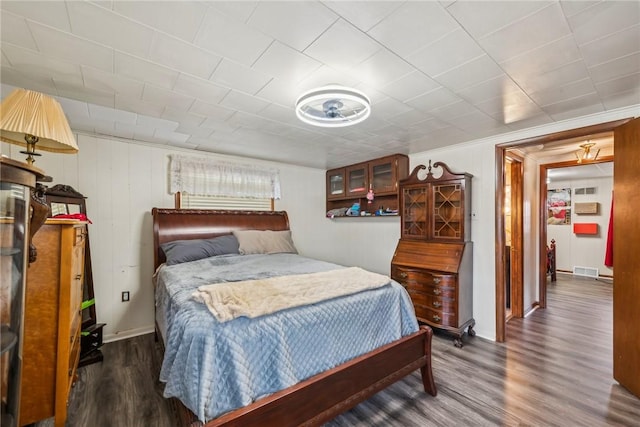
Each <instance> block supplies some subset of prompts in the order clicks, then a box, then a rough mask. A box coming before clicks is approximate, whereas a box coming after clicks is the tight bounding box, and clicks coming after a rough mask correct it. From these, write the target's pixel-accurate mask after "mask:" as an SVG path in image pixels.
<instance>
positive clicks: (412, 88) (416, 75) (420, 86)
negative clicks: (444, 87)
mask: <svg viewBox="0 0 640 427" xmlns="http://www.w3.org/2000/svg"><path fill="white" fill-rule="evenodd" d="M438 87H440V84H439V83H438V82H435V81H434V80H432V79H431V78H429V77H427V76H426V75H425V74H424V73H422V72H421V71H413V72H411V73H409V74H407V75H405V76H403V77H401V78H399V79H398V80H396V81H394V82H392V83H389V84H387V85H385V86H383V87H382V89H381V90H382V92H384V93H385V94H387V95H389V96H391V97H393V98H395V99H397V100H399V101H403V102H404V101H406V100H408V99H411V98H415V97H416V96H418V95H421V94H423V93H425V92H428V91H431V90H434V89H436V88H438Z"/></svg>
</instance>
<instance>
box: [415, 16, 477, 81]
mask: <svg viewBox="0 0 640 427" xmlns="http://www.w3.org/2000/svg"><path fill="white" fill-rule="evenodd" d="M482 55H485V54H484V51H483V50H482V49H481V48H480V46H478V44H477V43H476V42H475V40H473V39H472V38H471V37H470V36H469V35H468V34H467V33H466V32H465V31H464V30H462V29H460V28H458V29H456V30H454V31H452V32H450V33H448V34H446V35H444V36H442V37H441V38H439V39H437V40H435V41H433V42H432V43H429V44H428V45H425V46H424V47H422V48H420V49H418V50H416V51H415V52H413V53H412V54H411V55H409V56H407V61H409V62H410V63H411V64H413V65H414V66H415V67H417V68H418V69H420V70H422V71H424V72H425V73H426V74H427V75H428V76H430V77H434V76H437V75H438V74H442V73H444V72H445V71H447V70H450V69H452V68H455V67H457V66H459V65H462V64H464V63H466V62H469V61H472V60H473V59H475V58H478V57H479V56H482ZM485 56H486V55H485Z"/></svg>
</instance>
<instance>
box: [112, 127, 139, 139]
mask: <svg viewBox="0 0 640 427" xmlns="http://www.w3.org/2000/svg"><path fill="white" fill-rule="evenodd" d="M111 135H113V136H115V137H118V138H124V139H133V138H134V136H135V133H134V132H133V131H131V130H126V129H119V128H117V127H116V126H114V127H113V130H112V131H111Z"/></svg>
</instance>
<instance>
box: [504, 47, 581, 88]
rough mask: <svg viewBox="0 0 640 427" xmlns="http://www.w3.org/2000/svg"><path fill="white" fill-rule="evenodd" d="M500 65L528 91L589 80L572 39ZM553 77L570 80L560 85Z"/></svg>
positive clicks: (535, 50)
mask: <svg viewBox="0 0 640 427" xmlns="http://www.w3.org/2000/svg"><path fill="white" fill-rule="evenodd" d="M500 65H501V66H502V68H503V69H504V70H505V71H506V72H507V74H509V75H510V76H511V77H512V78H513V79H514V80H515V81H516V82H517V83H518V84H519V85H521V86H522V87H523V88H524V89H525V90H527V91H534V90H540V89H541V88H540V87H538V85H539V83H540V82H545V83H546V84H563V83H565V82H566V81H573V80H580V79H582V78H584V77H586V71H587V69H586V64H585V63H584V62H583V61H582V55H581V53H580V51H579V49H578V48H577V46H576V45H575V43H574V40H573V38H572V37H563V38H561V39H559V40H556V41H555V42H553V43H551V44H549V45H547V46H544V47H542V48H539V49H534V50H533V51H531V52H528V53H527V54H525V55H521V56H518V57H515V58H512V59H510V60H508V61H505V62H503V63H502V64H500ZM545 76H547V77H545ZM549 76H551V78H549ZM553 76H564V77H565V78H567V79H568V80H566V81H561V82H556V81H553V78H554V77H553Z"/></svg>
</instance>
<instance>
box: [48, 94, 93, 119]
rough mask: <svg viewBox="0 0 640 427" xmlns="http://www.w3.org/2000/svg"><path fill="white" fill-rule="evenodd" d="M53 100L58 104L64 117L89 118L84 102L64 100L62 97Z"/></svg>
mask: <svg viewBox="0 0 640 427" xmlns="http://www.w3.org/2000/svg"><path fill="white" fill-rule="evenodd" d="M55 99H56V100H57V101H58V102H59V103H60V106H61V107H62V111H64V114H65V115H67V116H69V115H72V116H74V117H76V118H85V119H89V118H90V117H89V104H87V103H86V102H82V101H76V100H75V99H69V98H64V97H62V96H56V97H55Z"/></svg>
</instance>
